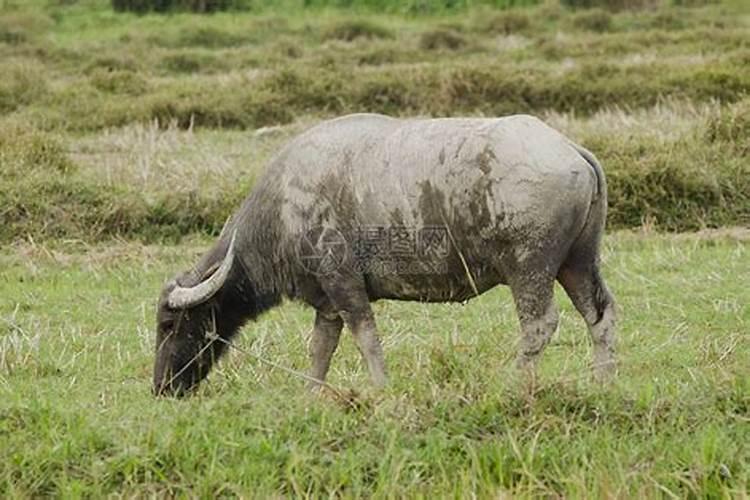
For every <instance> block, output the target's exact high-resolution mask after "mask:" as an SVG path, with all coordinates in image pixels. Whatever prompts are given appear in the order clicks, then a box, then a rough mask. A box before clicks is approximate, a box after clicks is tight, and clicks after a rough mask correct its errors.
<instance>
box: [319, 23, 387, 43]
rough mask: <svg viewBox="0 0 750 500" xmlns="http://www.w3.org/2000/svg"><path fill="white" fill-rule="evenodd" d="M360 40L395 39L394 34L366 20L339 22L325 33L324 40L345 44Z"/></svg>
mask: <svg viewBox="0 0 750 500" xmlns="http://www.w3.org/2000/svg"><path fill="white" fill-rule="evenodd" d="M359 38H364V39H383V38H393V33H392V32H391V31H390V30H389V29H388V28H385V27H384V26H381V25H379V24H376V23H374V22H371V21H367V20H364V19H350V20H345V21H339V22H336V23H335V24H333V25H331V26H329V27H328V28H327V29H326V30H325V31H324V32H323V39H324V40H342V41H345V42H351V41H354V40H357V39H359Z"/></svg>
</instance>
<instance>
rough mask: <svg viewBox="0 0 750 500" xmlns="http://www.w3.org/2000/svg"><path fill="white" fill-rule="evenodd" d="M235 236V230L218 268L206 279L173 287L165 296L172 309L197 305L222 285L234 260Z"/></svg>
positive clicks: (211, 295) (212, 294)
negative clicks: (189, 285)
mask: <svg viewBox="0 0 750 500" xmlns="http://www.w3.org/2000/svg"><path fill="white" fill-rule="evenodd" d="M235 236H237V230H236V229H235V230H234V231H233V232H232V239H231V240H230V241H229V248H228V249H227V253H226V255H225V256H224V260H223V261H222V262H221V265H220V266H219V268H218V269H217V270H216V271H215V272H214V273H213V274H211V276H209V277H208V278H207V279H205V280H204V281H201V282H200V283H198V284H197V285H195V286H193V287H189V288H183V287H181V286H179V285H178V286H177V287H175V289H174V290H172V291H171V292H170V293H169V296H168V297H167V304H168V305H169V307H171V308H172V309H185V308H187V307H193V306H197V305H198V304H202V303H203V302H205V301H207V300H208V299H210V298H211V297H213V296H214V295H215V294H216V292H218V291H219V289H220V288H221V287H222V286H223V285H224V282H225V281H226V280H227V277H228V276H229V271H230V270H231V269H232V263H233V262H234V238H235Z"/></svg>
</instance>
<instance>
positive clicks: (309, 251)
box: [297, 226, 347, 275]
mask: <svg viewBox="0 0 750 500" xmlns="http://www.w3.org/2000/svg"><path fill="white" fill-rule="evenodd" d="M346 250H347V244H346V239H345V238H344V235H343V234H341V233H340V232H339V231H337V230H336V229H334V228H332V227H325V226H315V227H313V228H311V229H310V230H308V231H307V232H305V233H304V234H303V235H302V238H300V242H299V245H298V249H297V257H298V259H299V262H300V264H301V265H302V267H303V268H305V270H307V271H309V272H311V273H313V274H317V275H324V274H330V273H332V272H334V271H336V270H337V269H338V268H339V267H341V264H343V263H344V260H346Z"/></svg>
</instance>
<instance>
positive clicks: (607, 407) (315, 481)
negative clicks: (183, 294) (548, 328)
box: [0, 0, 750, 498]
mask: <svg viewBox="0 0 750 500" xmlns="http://www.w3.org/2000/svg"><path fill="white" fill-rule="evenodd" d="M232 1H233V2H235V4H236V5H241V6H244V7H248V6H249V7H250V8H249V10H239V11H229V12H222V13H216V14H211V15H196V14H188V13H185V12H175V13H171V14H169V15H159V14H153V13H149V14H144V15H136V14H133V13H115V12H113V10H112V9H111V8H110V2H109V1H107V0H0V245H2V247H0V497H2V498H6V497H11V498H13V497H17V498H26V497H43V496H53V497H58V496H61V497H70V498H77V497H83V496H87V497H93V498H98V497H102V496H105V495H111V496H124V497H151V496H159V497H162V496H168V497H171V496H185V497H212V496H243V497H268V496H272V497H286V496H315V497H317V496H345V497H362V496H377V497H413V496H422V497H430V496H434V497H446V496H453V497H466V496H469V495H472V494H473V495H475V496H478V497H481V498H507V497H509V496H521V497H531V496H545V497H569V498H632V497H641V496H642V497H650V498H657V497H658V498H661V497H670V498H674V497H689V498H748V497H750V493H749V492H750V446H749V445H748V444H747V443H749V442H750V308H749V307H748V303H750V288H749V287H748V283H750V245H749V244H748V243H749V242H750V232H749V231H748V227H750V8H749V7H748V4H747V2H745V1H744V0H723V1H719V2H713V1H702V0H673V1H666V0H664V1H661V0H653V1H651V0H591V1H589V0H563V1H562V2H559V1H557V0H545V1H541V2H534V1H525V0H524V1H518V0H515V1H511V0H486V1H485V0H477V1H475V2H471V1H469V0H455V1H453V0H413V1H412V0H409V1H405V2H396V1H393V0H351V1H349V0H330V1H329V0H305V1H303V0H299V1H298V0H282V1H280V2H271V1H270V0H232ZM585 3H590V4H593V5H599V6H600V7H597V8H594V9H573V8H568V7H566V5H580V4H585ZM303 4H304V5H306V6H307V7H304V6H303ZM490 4H493V5H496V6H507V5H514V6H516V7H514V8H510V9H504V10H501V9H495V8H492V7H491V6H490ZM607 5H609V6H615V7H617V8H606V6H607ZM602 6H603V7H602ZM623 7H625V8H623ZM362 111H372V112H384V113H388V114H392V115H397V116H407V117H408V116H459V115H461V116H464V115H468V116H495V115H502V114H508V113H520V112H523V113H533V114H536V115H539V116H540V117H542V118H543V119H544V120H545V121H547V122H548V123H550V124H551V125H552V126H554V127H556V128H558V129H559V130H561V131H563V132H564V133H566V134H567V135H568V136H570V137H571V138H573V139H574V140H576V141H578V142H580V143H582V144H583V145H585V146H587V147H588V148H590V149H592V150H593V151H594V152H595V153H596V154H597V156H598V157H599V158H600V159H601V161H602V163H603V165H604V169H605V171H606V173H607V178H608V184H609V204H610V206H609V219H608V228H609V236H607V238H606V240H605V250H604V273H605V276H606V278H607V280H608V282H609V283H610V286H611V288H612V290H613V292H614V294H615V296H616V298H617V299H618V302H619V308H620V318H621V321H620V325H621V327H620V336H619V356H620V374H619V378H618V379H617V381H616V382H615V383H614V384H613V385H612V386H610V387H601V386H598V385H596V384H594V383H593V382H592V381H591V380H590V378H589V369H588V363H589V360H590V350H591V348H590V342H589V340H588V336H587V334H586V333H585V326H584V324H583V321H582V320H581V319H580V318H579V317H578V316H577V314H575V313H574V312H573V309H572V307H571V306H570V304H569V302H568V300H567V299H566V298H565V297H564V295H563V294H562V293H558V295H559V297H558V299H559V302H560V305H561V308H562V311H563V314H562V318H561V326H560V330H559V332H558V333H557V334H556V336H555V337H554V340H553V343H552V344H551V345H550V347H549V348H548V349H547V351H546V353H545V358H544V361H543V365H542V367H541V372H542V378H541V383H540V385H539V387H537V390H536V391H535V392H534V393H533V394H528V393H526V392H524V391H523V390H521V389H520V388H519V387H518V386H517V385H516V382H514V380H515V378H516V377H515V372H514V369H513V362H512V360H513V358H514V355H515V346H516V342H517V338H518V325H517V319H516V316H515V313H514V310H513V307H512V304H511V299H510V294H509V292H508V290H506V289H497V290H494V291H492V292H490V293H487V294H485V295H484V296H482V297H480V298H478V299H476V300H473V301H471V302H469V303H468V304H466V305H425V304H418V303H394V302H381V303H378V304H377V305H376V306H375V309H376V314H377V318H378V320H379V326H380V328H381V330H382V331H383V337H384V343H385V350H386V358H387V361H388V363H389V369H390V375H391V384H390V385H389V386H388V387H387V389H385V390H384V391H383V392H375V391H373V390H372V389H371V388H370V385H369V383H368V382H367V376H366V374H365V370H364V369H363V367H362V366H361V363H360V359H359V355H358V353H357V352H356V349H355V348H354V346H353V342H351V339H349V338H346V339H345V340H344V341H343V342H342V348H341V349H340V350H339V352H338V353H337V356H336V358H335V359H334V365H333V368H332V373H331V382H332V383H333V384H334V385H335V386H336V387H338V388H340V390H341V391H342V394H344V396H345V397H344V398H343V399H342V398H341V397H336V396H333V395H324V396H312V395H310V394H307V393H306V392H305V391H304V390H303V387H304V382H303V381H301V380H299V379H298V378H296V377H293V376H290V375H289V374H287V373H285V372H283V371H280V370H277V369H273V368H271V367H270V366H268V365H266V364H263V363H260V362H259V361H258V360H257V359H255V358H254V357H253V356H257V357H261V358H263V359H266V360H270V361H273V362H275V363H279V364H280V365H282V366H284V367H288V368H293V369H297V370H303V371H304V370H305V369H306V368H307V367H308V363H307V356H306V354H305V352H306V342H307V332H308V331H309V328H310V326H311V323H312V313H311V311H310V310H308V309H305V308H303V307H301V306H300V305H298V304H284V305H283V306H282V307H281V308H279V309H276V310H274V311H272V312H270V313H268V314H267V315H265V316H263V317H262V318H261V319H260V320H259V321H258V322H257V323H254V324H252V325H249V326H248V327H246V328H245V330H244V332H243V334H242V335H241V336H240V337H239V338H238V341H237V342H238V345H239V346H241V347H242V348H243V349H245V350H247V351H248V352H249V353H250V354H251V355H247V354H242V353H240V352H232V353H231V355H230V356H228V357H227V358H226V359H225V360H224V361H223V362H222V363H221V364H220V366H219V368H218V369H217V370H215V371H214V372H213V373H212V374H211V375H210V377H209V379H208V382H207V383H206V384H204V385H203V386H202V387H201V389H200V391H199V393H198V394H197V395H196V396H195V397H192V398H188V399H186V400H183V401H176V400H170V399H161V400H155V399H154V398H152V397H151V394H150V381H151V375H152V364H153V358H154V307H155V303H156V299H157V296H158V293H159V290H160V288H161V285H162V283H163V282H164V281H165V280H166V279H167V278H170V277H172V276H173V275H174V274H175V273H176V272H178V271H181V270H184V269H186V268H188V267H189V266H190V265H192V264H193V263H194V262H195V261H196V259H197V258H198V256H199V255H200V253H201V252H202V251H203V250H204V249H205V248H207V247H208V246H209V245H210V244H211V241H212V236H215V235H216V234H217V233H218V231H219V230H220V229H221V227H222V225H223V223H224V222H225V220H226V218H227V216H228V215H229V214H230V213H231V212H232V211H233V210H234V208H235V207H236V206H237V205H238V204H239V202H240V200H241V199H242V198H243V197H244V196H245V195H246V194H247V192H248V191H249V190H250V189H251V188H252V186H253V185H254V182H255V179H256V178H257V177H258V175H259V174H260V173H261V172H262V171H263V168H264V164H265V162H266V161H267V160H268V158H269V157H270V156H271V155H272V154H273V153H274V152H275V151H277V150H278V149H279V148H280V147H281V145H282V144H283V143H284V142H285V141H287V140H288V139H289V138H290V137H292V136H294V135H295V134H297V133H299V132H300V131H302V130H304V129H305V128H307V127H309V126H311V125H313V124H315V123H317V122H318V121H320V120H322V119H324V118H328V117H332V116H337V115H340V114H344V113H347V112H362ZM680 231H682V232H683V233H680ZM684 231H692V232H690V233H684Z"/></svg>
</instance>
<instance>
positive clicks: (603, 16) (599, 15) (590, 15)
mask: <svg viewBox="0 0 750 500" xmlns="http://www.w3.org/2000/svg"><path fill="white" fill-rule="evenodd" d="M572 22H573V26H574V27H575V28H578V29H581V30H586V31H594V32H596V33H605V32H607V31H610V30H611V29H612V15H611V14H609V13H608V12H606V11H604V10H602V9H591V10H586V11H583V12H579V13H577V14H576V15H575V16H573V19H572Z"/></svg>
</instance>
